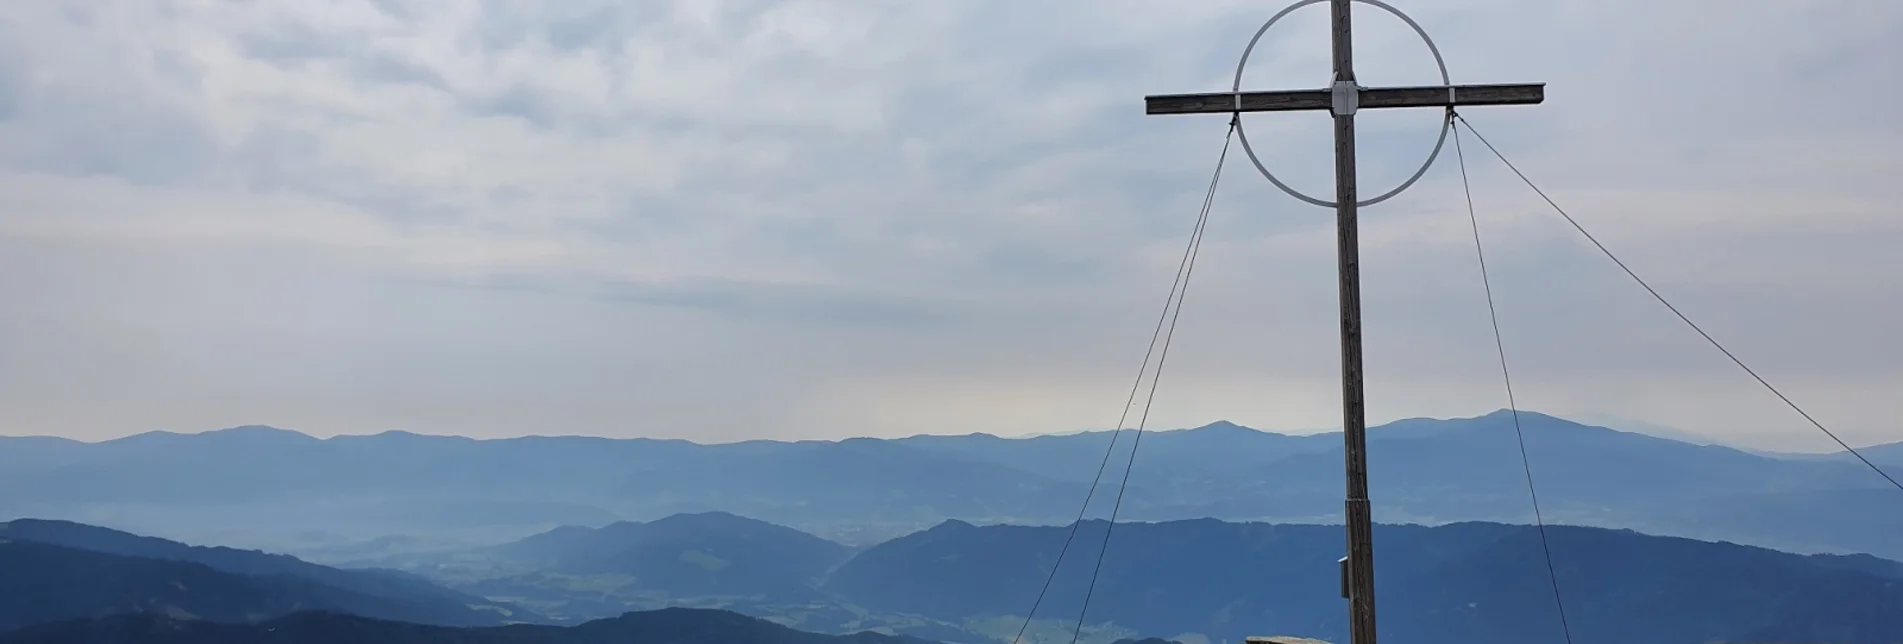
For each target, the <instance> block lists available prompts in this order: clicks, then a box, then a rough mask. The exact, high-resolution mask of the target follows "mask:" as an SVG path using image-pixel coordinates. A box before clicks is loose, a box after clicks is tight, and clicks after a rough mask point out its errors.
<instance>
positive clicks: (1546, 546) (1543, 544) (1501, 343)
mask: <svg viewBox="0 0 1903 644" xmlns="http://www.w3.org/2000/svg"><path fill="white" fill-rule="evenodd" d="M1447 118H1448V120H1450V121H1451V120H1453V119H1456V118H1459V114H1458V113H1457V112H1455V111H1454V110H1453V109H1452V108H1448V110H1447ZM1454 158H1455V159H1456V160H1458V161H1459V163H1460V189H1461V192H1463V193H1465V194H1466V196H1467V221H1468V223H1470V224H1472V226H1473V233H1474V256H1475V258H1477V259H1478V260H1479V261H1480V285H1481V287H1482V288H1483V289H1485V290H1486V293H1487V318H1488V319H1490V320H1492V322H1493V346H1494V349H1495V350H1496V352H1498V353H1499V355H1500V379H1501V380H1502V381H1504V382H1505V383H1506V390H1507V409H1508V410H1509V411H1511V412H1512V414H1513V435H1514V436H1515V437H1517V438H1518V439H1519V441H1520V466H1521V468H1522V469H1524V470H1525V471H1526V493H1527V495H1528V496H1531V497H1532V498H1533V525H1534V527H1536V528H1537V529H1538V530H1539V534H1540V550H1541V551H1542V552H1543V553H1544V554H1545V556H1546V578H1547V581H1549V582H1550V583H1551V584H1552V586H1553V604H1554V605H1555V606H1556V607H1558V608H1559V628H1560V632H1561V633H1562V634H1564V635H1565V636H1566V644H1572V642H1573V628H1572V625H1571V624H1570V623H1569V622H1567V620H1566V600H1565V598H1564V597H1562V596H1561V595H1560V592H1559V571H1558V570H1557V568H1556V567H1554V565H1553V546H1552V544H1550V543H1548V542H1547V539H1546V517H1545V515H1544V513H1542V512H1541V511H1540V492H1539V488H1538V487H1537V486H1535V485H1534V484H1533V459H1532V458H1530V457H1528V456H1527V452H1526V431H1525V430H1524V429H1523V428H1522V427H1521V426H1520V405H1519V402H1518V401H1517V400H1516V399H1515V397H1514V395H1513V372H1512V370H1511V369H1508V368H1507V345H1506V340H1505V339H1503V338H1502V337H1501V334H1500V310H1499V308H1497V307H1496V306H1495V305H1494V303H1493V280H1492V278H1490V277H1488V276H1487V249H1486V247H1485V246H1484V245H1482V244H1481V243H1480V217H1479V216H1478V215H1476V214H1474V193H1473V184H1472V183H1470V182H1469V181H1468V179H1467V153H1466V152H1465V151H1464V150H1462V149H1461V145H1460V129H1459V128H1454Z"/></svg>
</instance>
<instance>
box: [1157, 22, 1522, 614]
mask: <svg viewBox="0 0 1903 644" xmlns="http://www.w3.org/2000/svg"><path fill="white" fill-rule="evenodd" d="M1315 1H1321V0H1309V1H1307V2H1298V3H1297V4H1296V5H1295V6H1291V7H1289V9H1294V8H1296V7H1298V6H1301V5H1304V4H1310V3H1311V2H1315ZM1326 1H1327V2H1328V8H1329V16H1330V21H1331V23H1332V24H1333V29H1332V31H1333V37H1332V41H1333V44H1334V67H1335V79H1334V83H1333V84H1332V85H1331V86H1330V87H1329V88H1327V89H1316V90H1297V91H1273V92H1224V93H1212V94H1175V95H1163V96H1149V97H1145V98H1144V102H1145V104H1146V108H1147V109H1146V111H1147V113H1148V114H1153V115H1155V114H1234V113H1239V112H1281V111H1298V110H1329V111H1330V112H1332V113H1333V115H1334V117H1335V201H1334V204H1333V206H1334V208H1335V221H1336V226H1337V228H1338V237H1337V245H1338V253H1339V263H1338V266H1337V268H1338V270H1339V274H1340V301H1341V393H1342V401H1341V402H1342V430H1343V431H1342V437H1343V441H1344V448H1345V449H1344V452H1345V456H1346V460H1347V479H1348V481H1347V501H1346V504H1345V506H1346V507H1345V510H1346V513H1345V514H1346V519H1347V524H1348V557H1347V558H1346V559H1345V560H1344V564H1345V567H1346V570H1344V571H1343V572H1344V577H1345V580H1344V581H1345V583H1344V589H1343V590H1344V591H1345V592H1344V595H1346V597H1347V599H1348V600H1349V637H1350V640H1351V642H1352V643H1353V644H1375V619H1374V538H1373V532H1374V527H1373V517H1372V516H1371V513H1370V510H1369V506H1368V454H1367V446H1368V434H1367V431H1368V428H1367V417H1366V409H1365V405H1364V401H1363V399H1362V373H1361V276H1360V260H1359V255H1360V248H1359V241H1358V238H1357V231H1356V222H1355V218H1356V210H1357V208H1358V207H1359V206H1360V205H1362V204H1361V203H1359V201H1358V199H1359V198H1358V197H1357V196H1356V190H1355V111H1356V110H1357V109H1359V108H1388V107H1443V108H1447V109H1450V110H1451V109H1452V108H1454V107H1455V106H1463V105H1529V104H1536V103H1540V102H1542V101H1544V100H1545V98H1546V88H1545V85H1544V84H1519V85H1439V86H1426V87H1378V88H1377V87H1361V86H1360V85H1359V84H1357V83H1356V82H1355V72H1354V48H1353V36H1352V33H1351V30H1350V21H1349V8H1350V6H1351V2H1356V1H1359V2H1364V3H1367V4H1373V5H1377V6H1380V7H1381V8H1383V9H1387V10H1388V11H1390V12H1392V13H1394V14H1395V15H1397V16H1401V17H1402V18H1403V19H1404V20H1406V19H1407V18H1406V16H1403V15H1401V14H1400V12H1399V11H1397V10H1395V9H1393V8H1392V7H1388V6H1385V5H1382V4H1381V3H1380V2H1379V1H1378V0H1375V1H1370V0H1326ZM1284 13H1286V10H1285V11H1284ZM1278 17H1279V16H1278ZM1270 22H1271V24H1272V23H1273V22H1274V20H1273V19H1271V21H1270ZM1408 22H1409V23H1410V24H1412V22H1413V21H1412V20H1408ZM1263 28H1264V29H1265V30H1266V29H1267V25H1264V27H1263ZM1415 28H1416V30H1418V29H1419V26H1418V25H1415ZM1425 35H1426V34H1425V32H1422V36H1423V37H1425ZM1257 37H1258V38H1259V37H1260V33H1258V35H1257ZM1252 46H1253V45H1252ZM1429 46H1430V48H1431V47H1432V43H1431V42H1430V43H1429ZM1435 55H1436V56H1437V57H1438V56H1439V54H1438V53H1436V54H1435ZM1245 62H1246V55H1245ZM1444 73H1445V71H1444V68H1443V74H1444ZM1237 76H1238V80H1239V79H1240V76H1241V72H1240V70H1238V72H1237ZM1265 172H1266V170H1265ZM1285 189H1286V188H1285ZM1323 203H1325V202H1323Z"/></svg>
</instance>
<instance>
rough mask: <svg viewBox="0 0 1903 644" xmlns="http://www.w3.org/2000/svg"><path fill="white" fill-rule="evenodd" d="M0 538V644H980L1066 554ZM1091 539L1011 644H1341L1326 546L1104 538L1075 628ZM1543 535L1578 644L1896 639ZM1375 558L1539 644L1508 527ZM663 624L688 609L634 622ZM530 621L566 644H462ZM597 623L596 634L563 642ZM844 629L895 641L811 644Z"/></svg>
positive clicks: (1659, 551) (710, 541)
mask: <svg viewBox="0 0 1903 644" xmlns="http://www.w3.org/2000/svg"><path fill="white" fill-rule="evenodd" d="M14 524H16V525H23V526H25V527H24V528H20V529H16V528H13V527H11V526H10V527H9V529H8V530H7V531H6V532H5V535H6V536H4V537H0V571H4V572H5V574H0V631H5V630H7V629H12V628H17V629H19V630H16V631H14V632H12V633H8V634H0V644H6V643H9V642H22V643H28V642H121V641H122V642H177V643H180V644H186V643H189V644H212V643H223V642H290V643H299V642H331V641H354V642H390V643H396V644H404V643H408V642H555V643H567V642H583V643H587V642H605V641H616V642H656V643H660V644H711V643H714V642H731V641H746V642H768V643H776V642H785V643H787V644H924V640H935V641H940V642H947V643H952V644H1000V642H1005V641H1009V640H1010V639H1011V638H1012V637H1013V636H1014V635H1015V634H1016V632H1017V629H1018V627H1019V626H1021V625H1023V624H1024V619H1025V613H1026V611H1028V610H1029V609H1030V607H1031V606H1032V604H1033V600H1034V599H1036V598H1037V595H1038V593H1039V590H1040V589H1041V588H1043V587H1044V584H1045V581H1046V579H1047V577H1048V576H1049V574H1050V571H1051V570H1052V568H1053V566H1054V565H1055V563H1056V561H1057V553H1058V550H1059V548H1060V547H1062V545H1063V543H1064V542H1065V541H1066V539H1067V536H1068V532H1069V529H1068V528H1065V527H1025V526H976V525H972V524H969V523H964V522H958V521H950V522H945V523H943V524H940V525H938V526H936V527H934V528H931V529H928V530H924V531H921V532H918V533H915V534H911V535H907V536H904V537H900V538H897V539H893V540H890V541H887V542H884V543H880V544H877V545H874V546H871V547H868V548H864V549H856V550H855V549H852V548H848V547H846V546H842V545H839V544H837V543H832V542H829V541H827V540H824V539H820V538H818V537H814V536H812V535H810V534H805V533H802V532H799V531H797V530H792V529H789V528H785V527H782V526H777V525H772V524H768V523H765V522H761V521H757V520H754V519H748V518H744V517H739V516H735V515H732V514H726V513H707V514H696V515H680V516H674V517H668V518H664V519H661V520H657V521H652V522H645V523H634V522H629V523H622V524H615V525H611V526H607V527H603V528H598V529H597V528H575V527H570V528H561V529H557V530H552V531H549V532H547V533H544V534H540V535H535V536H532V537H530V538H526V539H523V540H520V541H516V542H512V543H508V544H503V545H499V546H491V547H484V548H477V549H472V550H468V551H462V552H454V553H440V554H438V555H434V559H433V560H423V561H416V562H413V563H412V566H413V568H414V571H415V572H417V573H422V574H428V575H430V576H432V577H434V578H435V579H436V580H437V581H440V582H441V583H444V584H449V585H453V586H455V587H456V588H457V590H454V591H452V590H447V589H443V588H441V587H438V586H434V585H431V584H430V583H429V582H426V581H423V580H421V579H420V578H417V577H411V576H408V575H404V574H401V573H393V572H389V571H379V570H340V569H335V568H326V567H321V566H314V565H312V564H309V563H306V562H302V561H299V560H296V559H292V558H288V557H281V556H275V555H267V554H263V553H256V552H246V551H237V550H231V549H224V548H193V547H190V546H184V545H182V544H176V543H172V542H166V541H162V540H151V539H145V538H141V537H136V536H133V535H127V534H124V533H118V532H114V531H109V530H103V529H98V528H92V527H89V526H79V525H73V524H66V523H50V522H34V521H27V522H14ZM1108 527H1109V526H1108V524H1106V523H1104V522H1102V521H1093V522H1087V523H1084V524H1082V525H1080V526H1079V530H1078V534H1077V538H1076V539H1075V541H1074V542H1073V545H1072V550H1071V551H1070V552H1069V554H1068V556H1067V558H1066V559H1065V561H1064V564H1063V566H1062V567H1061V568H1058V573H1057V575H1056V576H1055V577H1054V578H1050V579H1051V582H1052V583H1051V584H1050V587H1049V592H1048V594H1047V595H1046V596H1045V597H1044V599H1043V601H1042V603H1041V605H1040V607H1039V611H1038V614H1037V615H1036V617H1037V619H1036V620H1033V622H1032V628H1031V629H1030V631H1029V632H1028V637H1027V639H1026V640H1025V641H1026V642H1027V643H1028V644H1065V643H1067V642H1069V641H1070V628H1071V627H1072V626H1073V624H1074V623H1075V621H1076V620H1077V619H1078V617H1079V615H1080V614H1081V615H1083V618H1084V620H1083V621H1084V623H1085V626H1086V628H1085V632H1084V636H1083V638H1082V641H1083V642H1084V643H1085V644H1110V643H1111V642H1114V641H1118V640H1135V639H1139V638H1144V637H1167V638H1170V639H1173V640H1175V641H1178V642H1182V643H1184V644H1203V643H1210V644H1213V643H1222V642H1239V641H1240V640H1241V639H1242V638H1243V637H1245V636H1247V635H1253V634H1264V633H1292V634H1299V635H1304V636H1309V637H1319V638H1323V639H1330V640H1333V641H1345V633H1344V632H1343V631H1342V627H1343V626H1344V624H1345V620H1344V619H1343V616H1344V611H1345V606H1344V605H1343V603H1342V600H1341V598H1340V597H1339V594H1338V590H1339V588H1338V584H1339V577H1338V571H1337V569H1336V566H1335V560H1336V558H1337V557H1339V556H1340V554H1341V549H1342V543H1343V541H1342V530H1341V528H1340V527H1339V526H1325V525H1287V524H1284V525H1276V524H1261V523H1227V522H1222V521H1217V520H1213V519H1202V520H1190V521H1173V522H1163V523H1134V524H1122V525H1118V526H1116V528H1115V532H1114V533H1113V534H1112V535H1111V541H1110V544H1111V545H1110V548H1111V550H1109V551H1108V556H1107V557H1105V558H1104V559H1103V567H1102V573H1101V577H1100V578H1099V580H1098V582H1097V584H1096V587H1095V590H1094V592H1093V593H1092V594H1091V604H1090V610H1089V612H1088V613H1084V612H1082V610H1083V605H1082V598H1083V597H1084V596H1085V587H1086V585H1087V583H1088V581H1089V577H1090V572H1091V570H1092V569H1093V567H1094V565H1095V563H1096V560H1097V556H1098V554H1099V552H1100V547H1099V546H1100V544H1101V543H1102V538H1103V536H1104V531H1105V530H1106V529H1108ZM1550 537H1551V545H1552V549H1553V555H1554V563H1555V568H1556V572H1557V574H1558V576H1559V583H1560V588H1561V590H1562V591H1563V592H1564V597H1565V602H1566V608H1567V617H1568V619H1569V620H1570V624H1571V626H1572V632H1573V635H1574V636H1575V638H1576V639H1577V641H1581V642H1601V641H1617V642H1622V643H1628V644H1654V643H1656V644H1677V643H1682V642H1707V641H1829V642H1892V641H1903V563H1897V562H1895V561H1890V560H1885V559H1879V558H1876V557H1871V556H1868V555H1855V556H1834V555H1810V556H1805V555H1794V554H1788V553H1782V552H1775V551H1771V550H1766V549H1762V548H1755V547H1749V546H1740V545H1735V544H1728V543H1711V542H1703V541H1694V540H1689V539H1680V538H1671V537H1656V536H1648V535H1643V534H1639V533H1636V532H1632V531H1624V530H1607V529H1600V528H1578V527H1553V528H1551V529H1550ZM39 539H45V540H47V541H40V540H39ZM1375 540H1376V547H1377V553H1378V554H1377V566H1378V568H1377V581H1378V583H1379V591H1378V592H1379V593H1380V597H1379V600H1380V601H1379V606H1380V611H1381V612H1380V615H1381V628H1382V638H1383V640H1384V641H1391V642H1401V643H1414V644H1521V643H1524V642H1529V641H1552V640H1557V639H1558V638H1559V636H1560V630H1559V615H1558V612H1557V610H1556V608H1555V605H1554V603H1553V595H1552V591H1551V588H1550V586H1549V582H1548V578H1547V569H1546V567H1545V562H1544V560H1543V559H1542V558H1541V552H1542V550H1541V545H1540V542H1539V535H1538V533H1537V532H1536V531H1535V530H1534V529H1533V528H1531V527H1528V526H1515V525H1503V524H1494V523H1458V524H1452V525H1444V526H1436V527H1424V526H1411V525H1380V526H1377V528H1376V532H1375ZM108 550H117V551H127V550H136V551H138V552H140V553H141V554H139V555H128V554H119V553H116V552H109V551H108ZM208 561H209V562H212V563H209V564H208V563H204V562H208ZM240 571H242V572H240ZM320 579H325V580H330V581H328V582H325V581H319V580H320ZM389 580H395V581H394V582H392V581H389ZM476 595H481V596H482V597H477V596H476ZM459 606H460V607H462V608H463V609H464V610H458V607H459ZM495 607H501V608H495ZM524 607H526V608H524ZM662 607H695V608H702V609H709V610H661V611H659V612H648V611H651V610H654V609H658V608H662ZM712 609H720V610H712ZM499 610H511V612H510V614H508V615H506V616H504V615H501V614H500V613H499V612H498V611H499ZM723 610H724V611H732V612H722V611H723ZM309 611H323V613H311V612H309ZM740 614H746V615H750V616H751V617H741V616H740ZM543 615H556V616H559V617H558V619H561V620H563V621H565V622H568V623H572V624H576V625H575V626H572V627H569V628H556V627H553V626H527V625H523V626H508V627H503V628H484V627H480V626H475V625H474V624H481V623H500V622H502V621H516V620H523V621H530V620H541V619H543V617H542V616H543ZM614 616H619V617H614ZM597 617H599V618H606V619H597V620H594V621H588V620H590V619H593V618H597ZM756 618H757V619H756ZM762 619H764V620H769V621H771V622H772V623H768V622H766V621H760V620H762ZM384 620H389V621H384ZM398 621H402V622H433V623H435V624H438V625H437V626H426V625H422V624H416V623H407V624H406V623H396V622H398ZM459 621H460V622H464V625H462V626H456V625H455V623H456V622H459ZM444 624H448V625H444ZM791 629H800V630H801V631H807V632H799V631H795V630H791ZM864 631H879V632H885V633H891V634H897V635H901V636H903V637H886V636H879V635H871V634H860V635H855V636H852V637H848V638H837V637H829V636H824V635H814V634H812V633H835V634H848V633H862V632H864Z"/></svg>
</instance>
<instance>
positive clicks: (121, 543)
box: [0, 519, 537, 626]
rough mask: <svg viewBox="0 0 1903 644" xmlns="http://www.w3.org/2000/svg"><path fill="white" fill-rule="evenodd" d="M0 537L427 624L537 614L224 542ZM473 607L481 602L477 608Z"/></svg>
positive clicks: (8, 527) (58, 527)
mask: <svg viewBox="0 0 1903 644" xmlns="http://www.w3.org/2000/svg"><path fill="white" fill-rule="evenodd" d="M0 539H11V540H15V541H18V542H36V543H44V544H48V545H55V546H61V547H66V548H74V549H79V550H88V551H93V552H100V553H106V554H112V555H120V556H123V557H137V558H145V559H159V560H168V561H178V562H190V563H197V564H202V565H205V566H207V567H210V568H212V569H214V570H218V571H222V572H227V573H232V574H237V575H247V576H265V577H292V578H297V579H302V580H306V581H309V582H314V583H317V584H322V585H324V586H327V587H331V588H336V589H339V590H344V591H348V592H351V593H354V594H359V595H363V596H365V597H368V598H374V599H376V600H377V601H378V602H379V603H381V604H384V605H386V606H387V608H385V609H380V610H389V611H399V612H392V613H389V614H392V615H400V616H401V617H402V619H405V620H408V621H414V622H419V623H425V624H441V625H447V626H481V625H492V624H496V625H499V624H502V623H504V619H505V616H506V617H509V618H512V619H513V620H514V621H536V619H537V618H536V617H534V616H533V615H529V614H526V613H523V612H521V611H520V609H515V608H513V607H503V606H497V605H496V603H495V602H491V601H489V600H485V599H482V598H480V597H476V596H473V595H468V594H465V593H459V592H456V591H453V590H450V589H448V588H444V587H442V586H438V585H436V584H435V583H433V582H430V581H428V580H426V579H423V578H421V577H416V576H414V575H411V574H408V573H403V572H399V571H394V570H340V569H337V568H330V567H327V566H320V565H317V564H313V563H309V562H305V561H302V560H300V559H297V558H295V557H290V556H286V555H276V554H268V553H263V552H257V551H251V550H238V549H235V548H223V547H211V548H208V547H202V546H189V545H186V544H182V543H178V542H175V541H168V540H165V539H159V538H155V537H143V536H139V535H134V534H130V533H126V532H120V531H117V530H111V529H107V528H100V527H96V526H89V525H85V524H79V523H73V522H69V521H43V520H36V519H15V520H13V521H9V522H6V523H0ZM474 606H483V607H484V608H481V609H478V608H474Z"/></svg>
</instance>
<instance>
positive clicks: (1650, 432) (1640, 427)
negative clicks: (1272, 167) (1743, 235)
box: [0, 409, 1894, 455]
mask: <svg viewBox="0 0 1903 644" xmlns="http://www.w3.org/2000/svg"><path fill="white" fill-rule="evenodd" d="M1503 411H1505V410H1496V412H1503ZM1520 411H1521V413H1526V414H1543V413H1544V412H1539V411H1535V410H1526V409H1523V410H1520ZM1489 413H1495V412H1489ZM1483 415H1486V414H1473V415H1466V416H1445V417H1424V416H1410V417H1403V418H1393V419H1382V420H1379V421H1375V420H1371V421H1370V422H1369V426H1370V427H1379V426H1381V425H1386V424H1389V423H1393V422H1397V421H1401V420H1412V419H1418V418H1430V419H1433V420H1467V419H1472V418H1476V417H1478V416H1483ZM1546 415H1551V414H1546ZM1591 416H1592V415H1590V414H1589V415H1587V416H1585V417H1578V418H1571V417H1561V418H1564V419H1565V420H1570V421H1573V422H1578V423H1581V424H1585V425H1591V426H1599V427H1606V428H1608V429H1615V430H1619V431H1624V432H1631V433H1635V434H1644V435H1647V436H1653V437H1656V438H1666V439H1671V440H1675V441H1681V442H1688V443H1693V444H1709V445H1721V446H1726V447H1733V448H1738V449H1746V450H1755V451H1764V452H1776V453H1788V454H1794V455H1812V454H1832V453H1837V452H1841V451H1842V450H1841V449H1826V450H1821V451H1819V450H1809V451H1807V450H1780V449H1771V448H1760V447H1753V446H1750V445H1743V444H1737V443H1733V442H1729V441H1723V440H1719V439H1715V438H1710V437H1706V436H1702V435H1698V434H1694V433H1692V432H1687V431H1684V430H1679V429H1675V428H1671V427H1665V426H1661V425H1652V424H1649V423H1644V422H1640V421H1631V420H1624V419H1617V418H1610V419H1606V418H1608V417H1603V416H1602V417H1600V419H1597V420H1595V419H1593V418H1591ZM1221 423H1229V424H1232V425H1236V426H1240V427H1243V428H1245V429H1250V430H1254V431H1259V432H1267V433H1273V434H1282V435H1285V436H1312V435H1316V434H1329V433H1339V432H1341V428H1340V427H1333V428H1321V429H1317V428H1270V427H1257V426H1254V425H1250V424H1248V423H1240V422H1235V421H1232V420H1228V419H1217V420H1211V421H1207V422H1202V423H1196V424H1193V425H1188V426H1183V427H1149V428H1146V431H1148V432H1152V433H1156V432H1180V431H1191V430H1197V429H1203V428H1207V427H1210V426H1213V425H1217V424H1221ZM250 428H264V429H271V430H278V431H288V432H293V433H297V434H302V435H304V436H309V437H311V438H315V439H318V440H324V439H329V438H334V437H338V436H374V435H377V434H385V433H394V432H401V433H407V434H415V435H420V436H436V437H455V438H469V439H473V440H507V439H512V438H528V437H587V438H608V439H617V440H633V439H652V440H684V441H687V442H691V443H696V444H700V445H727V444H733V443H743V442H749V441H770V442H811V441H818V442H839V441H844V440H852V439H859V438H877V439H896V438H907V437H912V436H967V435H972V434H989V435H992V436H997V437H1000V438H1008V439H1030V438H1039V437H1045V436H1076V435H1082V434H1098V433H1108V432H1110V431H1112V430H1109V429H1095V428H1093V429H1075V430H1063V431H1049V432H1029V433H999V432H987V431H983V430H973V431H968V432H942V433H913V434H892V435H874V434H863V435H851V436H830V437H821V436H814V437H793V438H743V439H738V440H696V439H694V438H693V437H691V436H687V435H663V434H654V435H637V434H622V435H603V434H589V433H560V432H557V433H549V432H525V433H520V434H509V435H496V436H469V435H466V434H457V433H437V432H422V431H415V430H410V429H404V428H398V427H392V428H388V429H382V430H376V431H366V432H313V431H309V430H305V429H300V428H296V427H284V426H279V425H273V424H270V423H242V424H237V425H229V426H224V427H215V428H209V429H186V430H181V429H175V428H172V429H168V428H160V429H147V430H140V431H131V432H126V433H123V434H119V435H115V436H107V437H99V438H87V439H77V438H69V437H65V436H59V435H57V434H7V433H0V437H9V438H25V437H47V438H69V440H78V441H80V442H85V443H101V442H107V441H113V440H119V439H123V438H129V437H132V436H138V435H142V434H155V433H166V434H175V435H194V434H207V433H212V432H222V431H229V430H238V429H250ZM1131 429H1134V427H1132V428H1131ZM1890 442H1894V441H1890ZM1882 444H1888V443H1887V442H1878V443H1868V444H1861V445H1860V444H1854V443H1853V444H1852V446H1853V447H1857V448H1859V449H1861V448H1864V447H1869V446H1875V445H1882Z"/></svg>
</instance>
